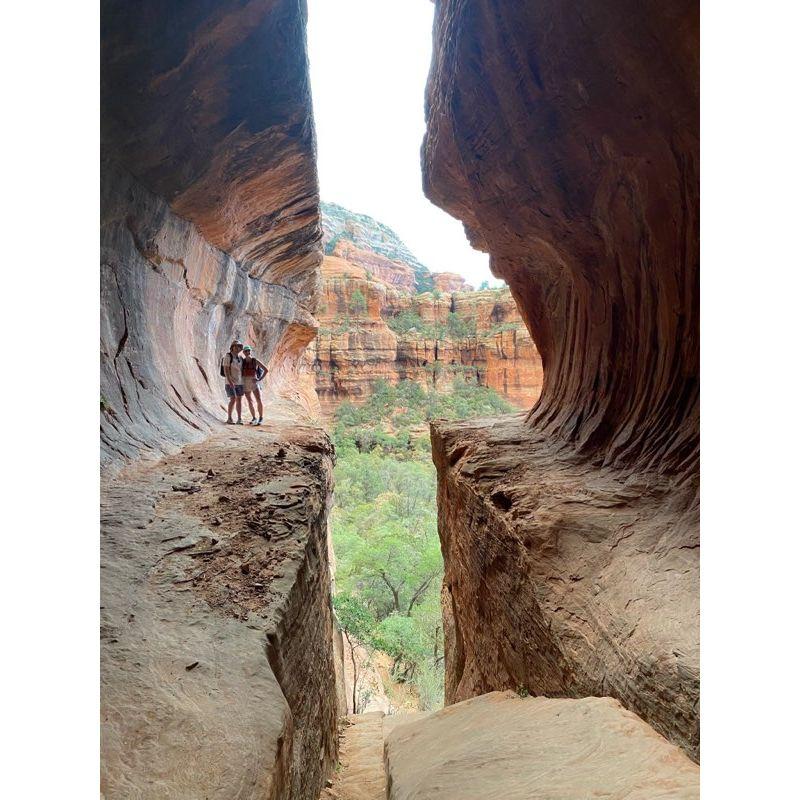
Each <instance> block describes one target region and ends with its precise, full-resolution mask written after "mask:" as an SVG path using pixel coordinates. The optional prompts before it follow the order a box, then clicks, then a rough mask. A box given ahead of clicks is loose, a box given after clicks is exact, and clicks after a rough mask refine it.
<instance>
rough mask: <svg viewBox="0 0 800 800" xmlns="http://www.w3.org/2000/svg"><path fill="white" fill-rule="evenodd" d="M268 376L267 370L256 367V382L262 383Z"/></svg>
mask: <svg viewBox="0 0 800 800" xmlns="http://www.w3.org/2000/svg"><path fill="white" fill-rule="evenodd" d="M266 374H267V371H266V370H265V369H263V368H262V367H256V380H257V381H260V380H261V379H262V378H263V377H264V376H265V375H266Z"/></svg>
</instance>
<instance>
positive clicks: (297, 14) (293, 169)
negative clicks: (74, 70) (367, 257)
mask: <svg viewBox="0 0 800 800" xmlns="http://www.w3.org/2000/svg"><path fill="white" fill-rule="evenodd" d="M101 75H102V87H101V89H102V138H101V141H102V156H103V163H102V186H101V279H100V286H101V309H102V313H101V348H100V350H101V398H100V402H101V424H102V434H101V438H102V459H103V465H104V467H105V468H109V467H112V468H118V467H119V466H120V465H121V464H123V463H125V462H126V461H129V460H131V459H132V458H135V457H137V456H139V455H142V454H145V453H150V454H154V455H158V454H160V453H163V452H167V451H169V450H171V449H174V448H175V446H176V445H179V444H181V443H183V442H186V441H189V440H192V439H198V438H202V437H203V436H205V435H207V433H208V432H209V431H210V421H211V420H212V419H213V418H214V417H215V416H217V417H218V416H219V415H220V406H221V405H222V403H223V401H224V397H221V396H220V395H221V388H222V381H221V378H220V376H219V363H220V359H221V357H222V355H223V353H225V352H226V351H227V349H228V346H229V344H230V340H231V338H232V337H234V336H239V337H241V338H243V339H247V340H249V341H250V342H251V343H252V344H253V345H254V346H255V348H256V351H257V353H258V354H259V355H260V357H261V359H262V361H264V362H265V363H267V364H268V365H269V366H270V367H271V372H272V376H271V380H270V381H269V387H270V392H271V394H272V396H274V397H284V398H285V399H288V400H290V401H291V402H293V403H296V404H298V403H299V404H305V406H306V408H307V409H308V410H309V412H310V413H315V412H316V411H318V408H317V407H316V399H315V395H314V392H313V385H312V384H311V383H310V382H309V381H308V380H306V381H304V380H303V376H302V374H300V373H301V370H302V363H303V362H302V355H303V353H304V351H305V347H306V345H307V344H308V342H309V341H311V339H312V338H313V337H314V334H315V331H316V323H315V321H314V319H313V316H312V312H313V310H314V305H315V303H316V299H317V293H318V291H319V271H318V264H319V261H320V258H321V252H320V236H321V231H320V226H319V210H318V191H317V179H316V171H315V150H314V132H313V122H312V116H311V99H310V89H309V83H308V71H307V61H306V50H305V4H304V3H300V2H294V1H293V0H286V1H285V2H284V1H282V2H278V3H275V2H268V1H267V0H248V2H243V3H240V2H231V1H229V0H223V1H222V2H213V3H211V2H198V3H188V4H186V3H184V4H179V6H176V5H175V4H172V3H161V2H155V0H145V2H139V3H135V4H133V3H128V2H119V1H118V0H104V2H103V7H102V69H101Z"/></svg>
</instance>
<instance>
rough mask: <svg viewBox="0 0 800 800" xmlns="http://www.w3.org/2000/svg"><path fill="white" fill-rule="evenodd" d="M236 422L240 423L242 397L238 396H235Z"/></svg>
mask: <svg viewBox="0 0 800 800" xmlns="http://www.w3.org/2000/svg"><path fill="white" fill-rule="evenodd" d="M236 421H237V422H241V421H242V396H241V395H240V394H237V395H236Z"/></svg>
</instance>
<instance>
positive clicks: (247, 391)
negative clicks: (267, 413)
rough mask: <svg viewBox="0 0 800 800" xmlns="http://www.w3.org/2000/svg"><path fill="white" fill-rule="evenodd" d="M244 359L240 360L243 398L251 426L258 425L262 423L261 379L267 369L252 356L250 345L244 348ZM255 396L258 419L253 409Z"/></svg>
mask: <svg viewBox="0 0 800 800" xmlns="http://www.w3.org/2000/svg"><path fill="white" fill-rule="evenodd" d="M243 352H244V359H243V360H242V380H243V381H244V396H245V397H246V398H247V405H248V406H249V407H250V413H251V414H252V415H253V420H252V422H251V423H250V424H251V425H260V424H261V423H262V422H263V421H264V404H263V403H262V402H261V383H260V381H261V379H262V378H263V377H264V376H265V375H266V374H267V368H266V367H265V366H264V365H263V364H262V363H261V362H260V361H259V360H258V359H257V358H256V357H255V356H254V355H253V350H252V348H251V347H250V345H249V344H248V345H245V347H244V351H243ZM251 394H253V395H255V396H256V405H257V406H258V419H256V412H255V409H254V408H253V398H252V397H251Z"/></svg>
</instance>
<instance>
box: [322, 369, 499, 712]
mask: <svg viewBox="0 0 800 800" xmlns="http://www.w3.org/2000/svg"><path fill="white" fill-rule="evenodd" d="M510 410H512V408H511V406H510V405H509V404H508V403H507V402H506V401H505V400H504V399H503V398H502V397H500V395H498V394H497V393H496V392H494V391H493V390H491V389H488V388H486V387H483V386H477V385H475V384H470V383H466V382H465V381H463V380H462V379H460V378H456V380H455V382H454V384H453V387H452V391H450V392H448V393H441V392H436V391H435V390H434V389H430V388H425V387H423V386H421V385H420V384H418V383H416V382H414V381H400V382H399V383H398V384H397V385H391V384H389V383H387V382H386V381H377V382H376V383H375V384H374V386H373V394H372V395H371V396H370V398H369V400H368V401H367V402H366V403H364V404H363V405H360V406H356V405H354V404H352V403H347V402H345V403H342V404H341V405H340V406H339V408H338V409H337V411H336V415H335V425H334V431H333V439H334V442H335V444H336V452H337V463H336V472H335V478H336V492H335V495H334V501H335V503H334V509H333V513H332V516H331V524H332V531H333V543H334V549H335V552H336V560H337V571H336V585H337V595H336V598H335V600H334V604H335V608H336V613H337V615H338V617H339V620H340V623H341V625H342V627H343V628H344V629H345V631H346V632H347V633H348V635H349V636H351V637H352V638H354V639H357V640H358V641H360V642H361V643H362V644H364V645H365V646H366V647H368V648H377V649H380V650H383V651H384V652H386V653H388V654H389V655H390V656H391V658H392V659H393V669H392V672H393V676H394V678H395V680H398V681H408V682H411V683H412V684H413V685H414V687H415V689H416V692H417V695H418V697H419V700H420V705H421V707H422V708H423V709H433V708H439V707H441V704H442V700H443V692H444V690H443V681H444V675H443V669H444V667H443V664H444V653H443V634H442V618H441V606H440V600H439V598H440V593H441V583H442V574H443V564H442V555H441V549H440V546H439V537H438V532H437V517H436V474H435V469H434V467H433V464H432V463H431V460H430V437H429V436H427V434H422V435H421V429H423V427H424V425H425V423H426V422H427V421H429V420H431V419H434V418H447V419H465V418H468V417H474V416H478V415H491V414H498V413H504V412H507V411H510Z"/></svg>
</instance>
